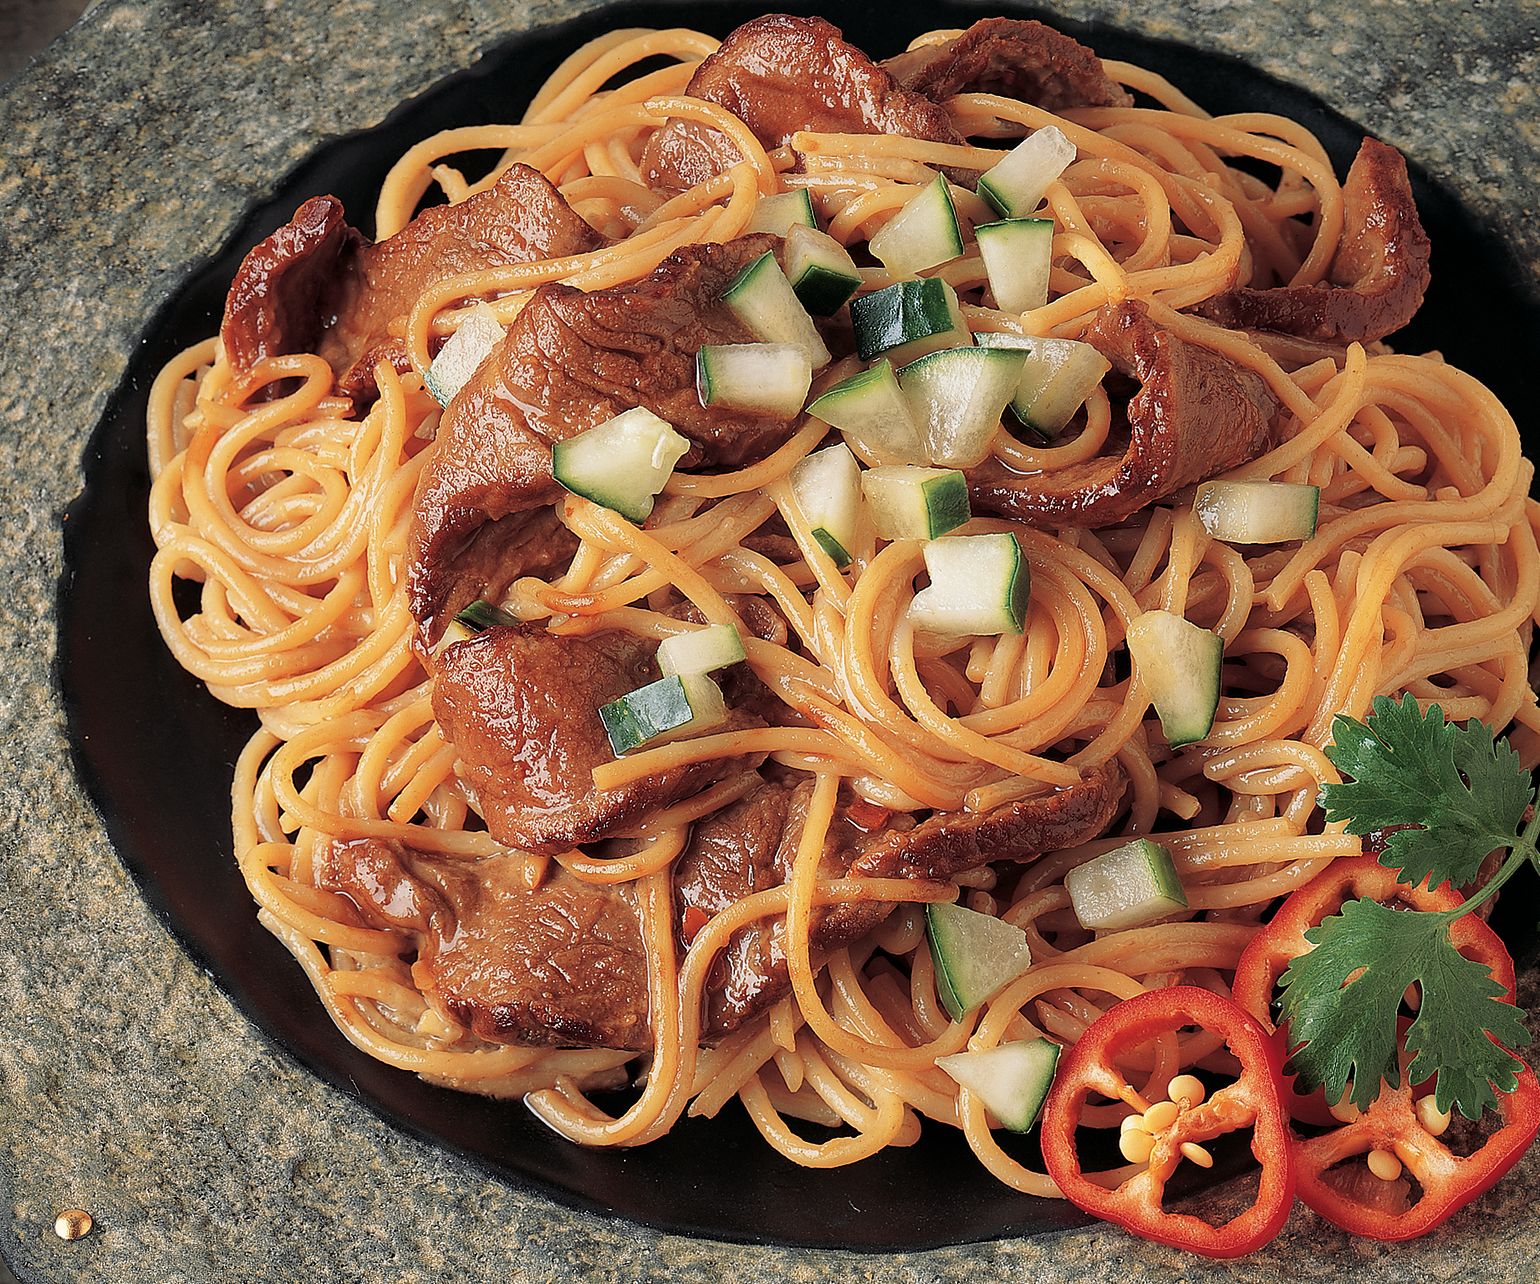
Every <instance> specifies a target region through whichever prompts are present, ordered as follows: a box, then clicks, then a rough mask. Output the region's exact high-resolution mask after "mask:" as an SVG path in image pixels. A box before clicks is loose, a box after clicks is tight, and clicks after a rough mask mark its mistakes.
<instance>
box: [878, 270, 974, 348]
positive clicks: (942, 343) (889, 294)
mask: <svg viewBox="0 0 1540 1284" xmlns="http://www.w3.org/2000/svg"><path fill="white" fill-rule="evenodd" d="M850 324H851V328H852V329H853V330H854V331H855V336H856V354H857V355H858V356H859V357H860V358H861V360H862V361H870V360H871V359H872V358H873V357H875V356H879V355H881V354H882V353H886V354H887V355H888V358H889V360H891V361H892V362H893V363H894V364H895V365H903V364H904V363H905V362H907V361H914V360H915V359H917V358H919V357H923V356H924V355H925V354H926V353H927V352H935V351H937V350H938V349H940V348H960V347H963V346H964V345H966V344H968V343H970V342H971V341H972V340H971V336H970V335H969V333H968V323H967V322H966V321H964V320H963V315H962V308H960V307H959V306H958V304H957V294H956V291H954V290H953V289H952V287H951V286H950V285H948V284H947V283H946V282H945V281H941V280H937V279H936V278H935V277H926V278H925V280H923V281H900V282H898V284H896V285H890V286H888V287H887V288H886V289H884V290H874V291H873V292H872V293H871V294H863V295H862V296H861V297H860V298H858V299H855V300H854V301H852V303H851V305H850Z"/></svg>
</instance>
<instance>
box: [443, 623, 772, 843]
mask: <svg viewBox="0 0 1540 1284" xmlns="http://www.w3.org/2000/svg"><path fill="white" fill-rule="evenodd" d="M656 650H657V647H656V645H655V644H654V643H652V642H650V641H648V640H646V639H644V638H637V637H634V636H632V635H630V634H627V633H618V632H611V633H595V634H590V635H587V636H582V637H568V636H561V635H558V634H554V633H548V632H546V631H545V629H544V628H542V627H540V626H538V625H527V624H519V625H513V626H510V627H498V628H491V629H488V630H486V632H484V633H480V634H477V635H476V636H475V637H473V638H469V639H467V640H466V641H464V642H457V643H455V644H453V645H452V646H449V647H446V648H445V649H444V651H443V653H442V654H441V655H440V656H439V657H438V662H437V666H436V671H435V674H434V682H433V712H434V716H435V717H436V718H437V720H438V724H439V727H440V728H441V730H442V731H443V733H444V736H445V737H446V738H447V739H448V740H449V741H450V742H451V743H452V744H453V745H454V746H455V750H456V752H457V753H458V755H459V760H460V774H461V778H462V779H464V780H465V781H466V783H467V785H468V786H469V787H470V788H471V789H472V790H473V791H474V793H475V795H476V798H477V800H478V802H479V807H480V811H481V815H482V818H483V819H484V820H485V821H486V823H487V828H488V830H490V831H491V833H492V834H493V836H494V837H496V838H497V839H498V840H499V841H501V842H504V843H507V844H508V845H509V846H511V847H517V848H519V849H521V850H523V851H530V852H537V853H541V854H545V855H555V854H557V853H560V852H565V851H570V850H572V848H574V847H576V846H577V845H578V844H579V843H591V842H596V841H598V840H600V839H603V838H608V837H611V836H612V835H614V834H616V833H619V832H622V831H624V830H628V829H634V828H636V827H637V826H638V825H639V824H641V823H642V822H643V821H644V820H645V819H646V818H647V817H648V816H649V815H650V814H652V813H653V812H655V811H658V810H660V809H662V808H665V807H668V806H671V805H672V804H674V803H676V802H679V801H680V800H681V799H684V798H688V797H689V796H690V795H692V794H694V793H697V792H699V791H700V790H702V789H704V788H706V787H707V786H708V785H711V784H714V783H715V782H716V781H718V780H721V779H722V778H723V777H724V776H727V775H730V774H732V773H734V772H738V771H742V770H744V769H745V768H746V767H752V766H754V765H755V762H754V761H746V760H745V759H744V758H743V757H736V758H725V759H720V760H718V761H715V762H703V763H695V764H692V765H689V766H684V767H678V768H675V769H673V770H670V771H666V772H663V773H662V774H661V775H657V776H648V777H645V778H644V779H642V780H638V781H635V782H634V783H632V784H629V785H623V786H621V787H620V788H618V789H607V790H597V789H595V788H594V782H593V776H592V771H593V769H594V768H595V767H597V766H599V765H600V764H601V763H606V762H612V761H614V757H615V755H614V752H613V751H612V749H611V748H610V742H609V738H608V737H607V736H606V734H605V731H604V726H603V724H602V723H601V722H600V720H599V706H600V705H602V704H607V703H608V702H609V701H611V700H614V699H617V698H618V697H620V696H622V695H624V694H625V693H626V692H628V691H633V690H635V689H636V688H637V687H640V686H643V685H645V684H646V683H648V682H652V681H655V680H656V679H657V678H658V676H659V674H658V668H657V664H656V662H655V660H654V654H655V652H656ZM763 725H764V723H763V720H762V719H761V718H759V717H758V716H756V715H754V714H752V713H750V712H747V711H745V710H736V709H735V710H733V711H732V713H731V716H730V718H729V720H728V722H727V723H726V725H725V726H724V727H722V728H721V730H723V731H734V730H741V729H744V728H747V727H754V726H763Z"/></svg>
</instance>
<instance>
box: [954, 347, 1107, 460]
mask: <svg viewBox="0 0 1540 1284" xmlns="http://www.w3.org/2000/svg"><path fill="white" fill-rule="evenodd" d="M977 343H978V346H979V347H981V348H1014V349H1017V350H1019V351H1022V352H1025V353H1026V354H1027V358H1026V361H1025V363H1024V364H1023V365H1022V368H1021V380H1020V382H1019V383H1018V384H1017V385H1016V392H1015V395H1014V396H1012V398H1011V414H1012V415H1014V416H1015V417H1016V420H1017V422H1019V423H1020V424H1021V426H1022V427H1023V428H1026V429H1028V430H1030V431H1031V432H1032V434H1033V435H1034V436H1036V437H1037V438H1038V440H1040V441H1043V442H1049V441H1052V440H1053V438H1054V436H1055V435H1056V434H1057V433H1058V432H1060V431H1061V430H1062V429H1063V427H1064V425H1065V424H1067V423H1069V421H1070V420H1071V419H1073V418H1074V417H1075V412H1076V411H1078V410H1079V409H1080V407H1081V406H1083V405H1085V401H1086V398H1087V397H1089V396H1090V395H1091V393H1092V392H1093V391H1094V390H1095V389H1096V387H1097V386H1098V385H1099V384H1100V383H1101V381H1102V380H1103V379H1104V378H1106V376H1107V372H1108V371H1109V370H1111V369H1112V362H1110V361H1108V360H1107V358H1106V357H1104V356H1102V354H1101V353H1100V352H1098V351H1097V350H1096V349H1095V348H1093V347H1092V346H1091V345H1090V344H1089V343H1082V342H1081V341H1080V340H1079V339H1046V338H1045V339H1039V338H1029V337H1023V336H1022V335H1016V334H981V335H979V336H978V338H977Z"/></svg>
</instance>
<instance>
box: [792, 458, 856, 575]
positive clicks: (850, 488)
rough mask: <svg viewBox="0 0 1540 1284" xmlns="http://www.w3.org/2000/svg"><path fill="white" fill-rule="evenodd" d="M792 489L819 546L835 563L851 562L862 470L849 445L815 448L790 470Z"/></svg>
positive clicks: (839, 564)
mask: <svg viewBox="0 0 1540 1284" xmlns="http://www.w3.org/2000/svg"><path fill="white" fill-rule="evenodd" d="M791 491H792V494H793V495H795V496H796V499H797V506H798V507H799V508H800V509H801V510H802V515H803V517H805V518H806V519H807V524H808V526H810V527H811V528H812V532H813V538H814V539H815V540H817V541H818V544H819V547H821V548H822V549H823V551H824V552H825V553H827V554H828V555H829V556H830V557H831V558H832V559H833V560H834V564H835V565H836V566H838V567H840V568H841V569H843V568H845V567H846V566H849V565H850V563H851V560H852V553H851V550H852V549H853V548H854V547H855V542H856V527H857V525H858V523H859V522H860V513H861V470H860V467H859V466H858V465H857V464H856V457H855V456H854V455H852V454H851V453H850V447H849V446H845V445H838V446H825V447H824V449H822V450H816V451H814V452H813V453H812V454H811V455H809V456H808V457H807V458H806V459H804V460H803V461H802V462H801V463H800V464H798V465H797V466H796V467H795V468H793V469H792V470H791Z"/></svg>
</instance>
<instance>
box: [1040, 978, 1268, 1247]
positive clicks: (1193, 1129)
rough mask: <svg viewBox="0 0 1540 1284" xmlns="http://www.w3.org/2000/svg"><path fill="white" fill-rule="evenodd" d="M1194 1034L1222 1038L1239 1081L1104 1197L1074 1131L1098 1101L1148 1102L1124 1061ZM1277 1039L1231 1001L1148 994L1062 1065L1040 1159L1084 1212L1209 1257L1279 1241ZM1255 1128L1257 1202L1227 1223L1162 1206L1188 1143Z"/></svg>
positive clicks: (1090, 1033) (1094, 1029)
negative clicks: (1084, 1164) (1176, 1036)
mask: <svg viewBox="0 0 1540 1284" xmlns="http://www.w3.org/2000/svg"><path fill="white" fill-rule="evenodd" d="M1183 1026H1197V1027H1199V1028H1200V1029H1203V1030H1208V1031H1210V1032H1212V1033H1214V1034H1217V1035H1219V1036H1220V1037H1221V1038H1222V1039H1223V1040H1224V1043H1225V1046H1226V1047H1227V1048H1228V1049H1229V1051H1230V1053H1231V1054H1232V1055H1233V1056H1234V1057H1235V1059H1236V1060H1237V1061H1239V1062H1240V1065H1241V1073H1240V1077H1239V1078H1238V1079H1236V1081H1235V1082H1234V1083H1231V1084H1227V1085H1225V1086H1224V1087H1222V1088H1219V1089H1218V1090H1216V1091H1215V1092H1214V1094H1213V1095H1212V1096H1210V1097H1209V1098H1208V1099H1207V1100H1205V1101H1203V1102H1202V1103H1201V1104H1199V1105H1196V1106H1192V1107H1190V1108H1187V1109H1184V1110H1183V1111H1182V1112H1181V1113H1180V1114H1179V1115H1178V1116H1177V1119H1176V1121H1175V1122H1174V1123H1173V1124H1171V1126H1170V1127H1169V1128H1167V1129H1165V1130H1164V1131H1163V1132H1161V1133H1160V1134H1159V1135H1158V1136H1157V1137H1156V1141H1155V1149H1154V1150H1153V1151H1152V1153H1151V1155H1150V1159H1149V1164H1148V1166H1147V1167H1146V1168H1145V1169H1144V1170H1143V1171H1141V1172H1139V1173H1136V1174H1135V1175H1134V1176H1132V1177H1129V1178H1128V1179H1127V1180H1125V1181H1124V1182H1122V1183H1121V1184H1120V1185H1118V1186H1115V1187H1113V1188H1111V1189H1108V1188H1107V1187H1105V1186H1102V1185H1099V1184H1098V1183H1097V1182H1096V1181H1095V1180H1094V1179H1093V1178H1092V1177H1090V1176H1087V1175H1086V1174H1085V1173H1084V1172H1083V1171H1082V1170H1081V1166H1080V1157H1079V1155H1078V1154H1077V1153H1076V1150H1075V1130H1076V1128H1077V1127H1078V1126H1079V1123H1080V1115H1081V1110H1082V1108H1083V1106H1084V1104H1085V1101H1086V1098H1087V1097H1088V1096H1090V1095H1091V1094H1092V1093H1096V1094H1099V1095H1100V1096H1103V1097H1107V1098H1110V1099H1113V1100H1118V1099H1121V1100H1124V1101H1128V1102H1129V1103H1130V1104H1131V1105H1134V1106H1135V1107H1136V1108H1137V1109H1143V1108H1144V1106H1143V1103H1142V1102H1140V1101H1139V1100H1138V1098H1137V1097H1136V1096H1135V1094H1134V1092H1133V1089H1132V1088H1130V1087H1129V1086H1128V1082H1127V1079H1126V1078H1125V1077H1124V1075H1123V1072H1122V1071H1121V1070H1119V1069H1118V1059H1119V1057H1120V1056H1122V1055H1123V1054H1126V1053H1128V1052H1131V1051H1133V1050H1134V1049H1135V1048H1137V1047H1139V1046H1140V1045H1141V1044H1144V1043H1147V1042H1149V1041H1150V1040H1151V1039H1152V1038H1154V1037H1155V1036H1156V1035H1159V1034H1162V1033H1166V1032H1174V1031H1176V1030H1179V1029H1181V1028H1182V1027H1183ZM1281 1088H1282V1067H1281V1062H1280V1058H1279V1055H1278V1049H1277V1046H1276V1041H1275V1040H1274V1039H1272V1038H1271V1037H1270V1036H1269V1034H1268V1032H1267V1031H1266V1030H1265V1029H1264V1028H1263V1027H1262V1026H1261V1025H1260V1024H1258V1022H1257V1021H1256V1019H1255V1018H1254V1017H1252V1016H1251V1014H1250V1013H1248V1012H1246V1011H1244V1010H1243V1009H1242V1008H1240V1007H1238V1006H1237V1005H1236V1004H1234V1003H1232V1002H1230V1001H1229V1000H1228V999H1225V998H1221V997H1220V996H1219V995H1217V994H1214V993H1212V992H1210V991H1208V990H1202V989H1199V988H1198V987H1196V986H1191V985H1178V986H1172V987H1170V988H1168V989H1163V990H1150V991H1148V992H1146V993H1144V994H1140V995H1136V996H1135V997H1134V998H1132V999H1127V1000H1125V1001H1124V1002H1122V1003H1119V1004H1117V1005H1116V1006H1115V1007H1113V1008H1111V1009H1110V1010H1109V1011H1108V1012H1107V1013H1106V1014H1105V1015H1104V1016H1102V1017H1100V1018H1099V1019H1098V1020H1097V1021H1095V1022H1094V1023H1093V1024H1092V1025H1091V1027H1090V1028H1089V1029H1088V1030H1086V1032H1085V1033H1084V1034H1083V1035H1081V1036H1080V1039H1079V1040H1078V1041H1077V1042H1076V1043H1075V1046H1074V1047H1073V1048H1071V1049H1069V1050H1068V1051H1067V1052H1066V1053H1065V1055H1064V1057H1063V1059H1062V1060H1061V1061H1060V1062H1059V1070H1058V1074H1057V1075H1056V1076H1055V1079H1054V1086H1053V1090H1052V1091H1051V1092H1050V1093H1049V1095H1048V1103H1047V1106H1046V1108H1045V1110H1044V1112H1043V1125H1042V1143H1043V1157H1044V1160H1045V1161H1046V1163H1047V1165H1048V1173H1049V1175H1050V1176H1051V1177H1052V1178H1053V1179H1054V1181H1055V1182H1056V1183H1057V1185H1058V1187H1059V1189H1060V1190H1061V1191H1063V1192H1064V1195H1065V1197H1066V1198H1067V1199H1069V1200H1070V1202H1072V1203H1073V1204H1075V1205H1077V1206H1078V1207H1080V1208H1083V1209H1084V1210H1085V1211H1086V1212H1088V1213H1093V1214H1095V1215H1096V1216H1097V1217H1100V1218H1103V1219H1105V1220H1106V1221H1110V1222H1116V1223H1117V1224H1118V1225H1119V1226H1122V1227H1124V1228H1125V1229H1127V1230H1130V1231H1132V1232H1133V1233H1134V1234H1136V1235H1142V1236H1143V1237H1144V1238H1146V1239H1152V1240H1156V1241H1157V1242H1159V1243H1162V1244H1170V1245H1172V1246H1173V1247H1175V1248H1183V1249H1186V1250H1188V1251H1189V1252H1193V1253H1201V1254H1203V1255H1204V1256H1205V1257H1239V1256H1241V1255H1242V1254H1243V1253H1249V1252H1251V1251H1252V1250H1254V1249H1257V1248H1260V1247H1261V1246H1262V1245H1263V1244H1266V1243H1267V1242H1268V1241H1269V1240H1271V1239H1272V1238H1273V1236H1275V1235H1276V1234H1277V1233H1278V1231H1279V1228H1280V1227H1282V1225H1283V1223H1284V1221H1285V1220H1286V1219H1287V1217H1288V1215H1289V1207H1290V1205H1291V1204H1292V1203H1293V1202H1294V1160H1293V1154H1292V1147H1291V1146H1290V1139H1289V1129H1288V1121H1287V1117H1286V1115H1285V1113H1284V1109H1283V1103H1282V1098H1281V1095H1280V1093H1281ZM1247 1127H1249V1128H1250V1129H1251V1131H1252V1138H1251V1152H1252V1154H1254V1155H1255V1156H1256V1157H1257V1161H1258V1162H1259V1163H1260V1164H1261V1165H1262V1173H1261V1179H1260V1181H1259V1183H1258V1187H1257V1197H1256V1200H1255V1202H1254V1203H1253V1204H1252V1205H1251V1206H1250V1207H1248V1208H1247V1209H1245V1210H1244V1211H1243V1212H1241V1213H1239V1214H1237V1215H1236V1216H1235V1217H1233V1218H1231V1219H1230V1220H1229V1221H1227V1222H1225V1223H1223V1224H1222V1225H1218V1226H1216V1225H1214V1224H1212V1223H1211V1222H1207V1221H1205V1220H1203V1218H1201V1217H1195V1216H1192V1215H1191V1214H1188V1213H1174V1212H1167V1211H1166V1209H1165V1208H1164V1207H1163V1202H1162V1201H1163V1199H1164V1196H1165V1189H1166V1183H1167V1182H1168V1181H1169V1180H1170V1178H1171V1175H1172V1173H1173V1172H1175V1170H1176V1167H1177V1165H1178V1164H1179V1163H1180V1162H1181V1159H1182V1154H1181V1147H1182V1144H1183V1143H1184V1142H1197V1143H1202V1142H1205V1141H1210V1140H1212V1139H1213V1138H1215V1137H1219V1136H1222V1135H1224V1134H1226V1133H1231V1132H1237V1131H1239V1130H1240V1129H1243V1128H1247Z"/></svg>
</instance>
